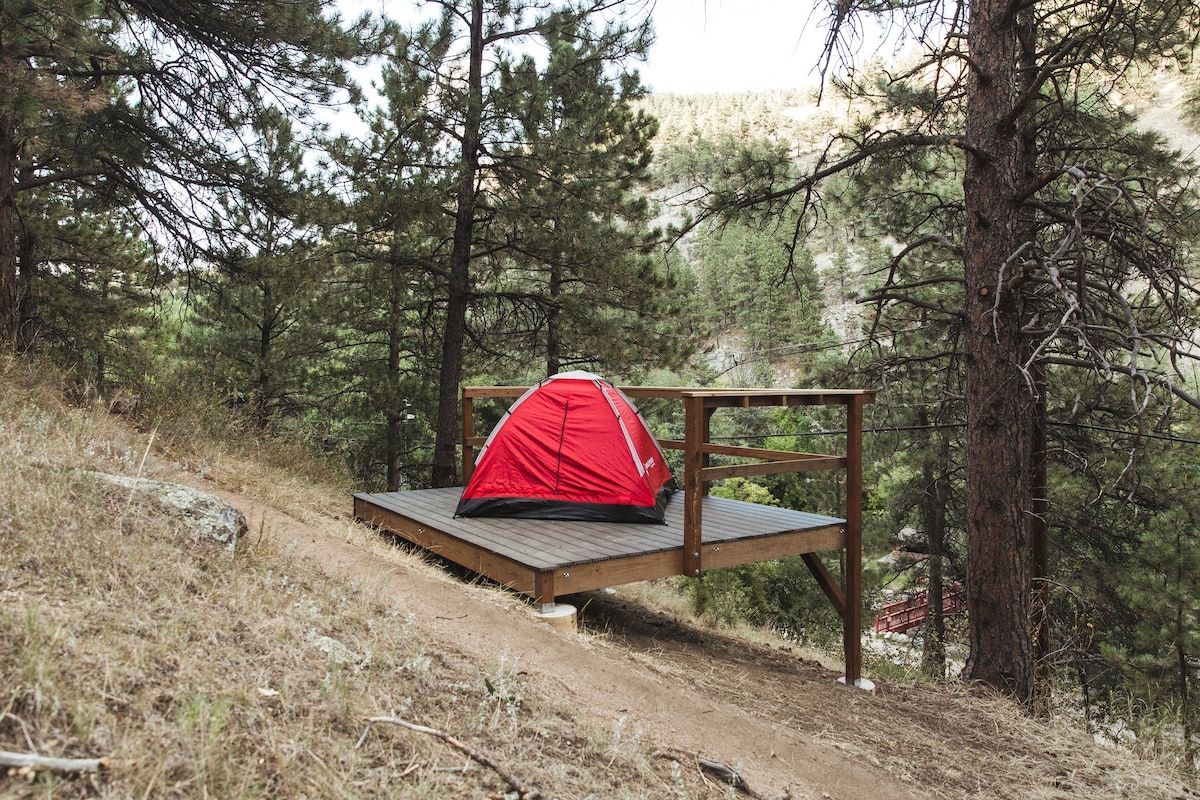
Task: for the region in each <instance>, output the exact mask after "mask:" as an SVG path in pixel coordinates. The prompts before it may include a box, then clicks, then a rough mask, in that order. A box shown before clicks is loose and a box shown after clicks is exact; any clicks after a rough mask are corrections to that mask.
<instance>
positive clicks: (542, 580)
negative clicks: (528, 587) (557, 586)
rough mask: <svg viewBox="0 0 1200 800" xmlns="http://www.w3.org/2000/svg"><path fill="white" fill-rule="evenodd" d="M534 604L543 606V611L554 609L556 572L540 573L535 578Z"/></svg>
mask: <svg viewBox="0 0 1200 800" xmlns="http://www.w3.org/2000/svg"><path fill="white" fill-rule="evenodd" d="M533 602H535V603H541V604H542V611H549V610H551V609H553V608H554V571H553V570H551V571H549V572H538V573H536V574H535V575H534V576H533Z"/></svg>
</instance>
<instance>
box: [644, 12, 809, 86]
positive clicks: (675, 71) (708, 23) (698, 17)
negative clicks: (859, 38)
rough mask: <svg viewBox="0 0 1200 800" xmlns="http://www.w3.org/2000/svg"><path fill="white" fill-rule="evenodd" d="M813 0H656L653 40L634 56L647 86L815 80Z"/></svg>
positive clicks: (801, 83)
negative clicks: (641, 58)
mask: <svg viewBox="0 0 1200 800" xmlns="http://www.w3.org/2000/svg"><path fill="white" fill-rule="evenodd" d="M815 5H818V3H817V0H656V2H655V5H654V12H653V15H652V16H653V19H654V29H655V31H656V32H657V42H656V43H655V45H654V46H653V47H652V48H651V50H650V58H649V61H648V62H646V63H645V64H641V65H640V66H639V69H640V71H641V73H642V82H643V83H645V84H646V85H647V86H649V87H650V89H651V91H654V92H674V93H677V94H699V93H706V92H739V91H748V90H763V89H799V88H803V87H806V86H811V85H813V84H814V83H815V82H816V73H815V68H816V66H817V59H818V56H819V55H820V51H821V45H822V43H823V41H824V33H825V31H824V29H823V27H822V23H823V22H824V14H825V6H824V3H820V4H819V7H817V8H816V10H815V11H814V6H815Z"/></svg>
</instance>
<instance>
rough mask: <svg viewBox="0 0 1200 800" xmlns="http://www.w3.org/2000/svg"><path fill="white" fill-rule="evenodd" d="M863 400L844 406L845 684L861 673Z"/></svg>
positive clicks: (850, 683) (860, 397)
mask: <svg viewBox="0 0 1200 800" xmlns="http://www.w3.org/2000/svg"><path fill="white" fill-rule="evenodd" d="M863 404H864V396H863V395H855V396H852V397H851V398H850V402H849V404H848V405H847V406H846V608H845V611H844V613H843V614H842V634H843V640H844V644H845V650H846V685H847V686H853V685H854V683H855V681H857V680H858V679H859V678H861V677H862V506H863V474H862V461H863V438H862V437H863Z"/></svg>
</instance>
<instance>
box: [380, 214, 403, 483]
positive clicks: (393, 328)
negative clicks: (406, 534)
mask: <svg viewBox="0 0 1200 800" xmlns="http://www.w3.org/2000/svg"><path fill="white" fill-rule="evenodd" d="M396 239H397V240H398V239H399V236H397V237H396ZM389 286H390V289H391V291H390V297H389V302H388V363H387V386H388V393H387V400H386V401H385V403H384V409H385V410H384V416H385V417H386V426H387V430H386V432H385V434H384V441H385V449H386V450H387V452H386V454H385V458H386V460H387V490H388V491H389V492H395V491H397V490H399V489H400V453H401V447H402V446H403V441H402V433H403V427H404V408H403V406H402V404H401V397H400V351H401V345H402V344H403V332H402V331H401V324H402V322H403V319H404V271H403V270H402V269H401V267H400V264H399V263H398V262H397V261H395V260H393V262H392V264H391V281H389Z"/></svg>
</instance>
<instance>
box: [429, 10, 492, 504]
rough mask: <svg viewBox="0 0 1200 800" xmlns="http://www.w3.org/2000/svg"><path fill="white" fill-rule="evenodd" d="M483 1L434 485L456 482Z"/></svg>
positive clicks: (474, 42)
mask: <svg viewBox="0 0 1200 800" xmlns="http://www.w3.org/2000/svg"><path fill="white" fill-rule="evenodd" d="M483 44H484V42H483V0H471V56H470V67H469V72H468V78H467V81H468V88H467V109H466V115H465V118H464V123H463V133H462V157H461V159H460V164H459V170H460V172H459V179H458V198H457V207H456V210H455V216H454V244H453V246H452V248H451V253H450V270H449V273H450V274H449V281H448V285H447V294H446V322H445V327H444V329H443V336H442V369H441V378H440V381H439V383H438V413H437V425H436V428H435V431H434V443H433V474H432V480H433V485H434V486H435V487H442V486H453V485H455V484H456V483H458V459H457V457H456V453H457V450H456V446H457V443H458V436H459V425H458V394H459V382H460V381H461V380H462V367H463V347H464V346H465V344H466V338H467V304H468V302H469V301H470V288H471V272H470V269H471V242H472V235H473V233H474V227H475V179H476V176H477V175H478V173H479V145H480V141H481V127H482V124H483Z"/></svg>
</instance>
